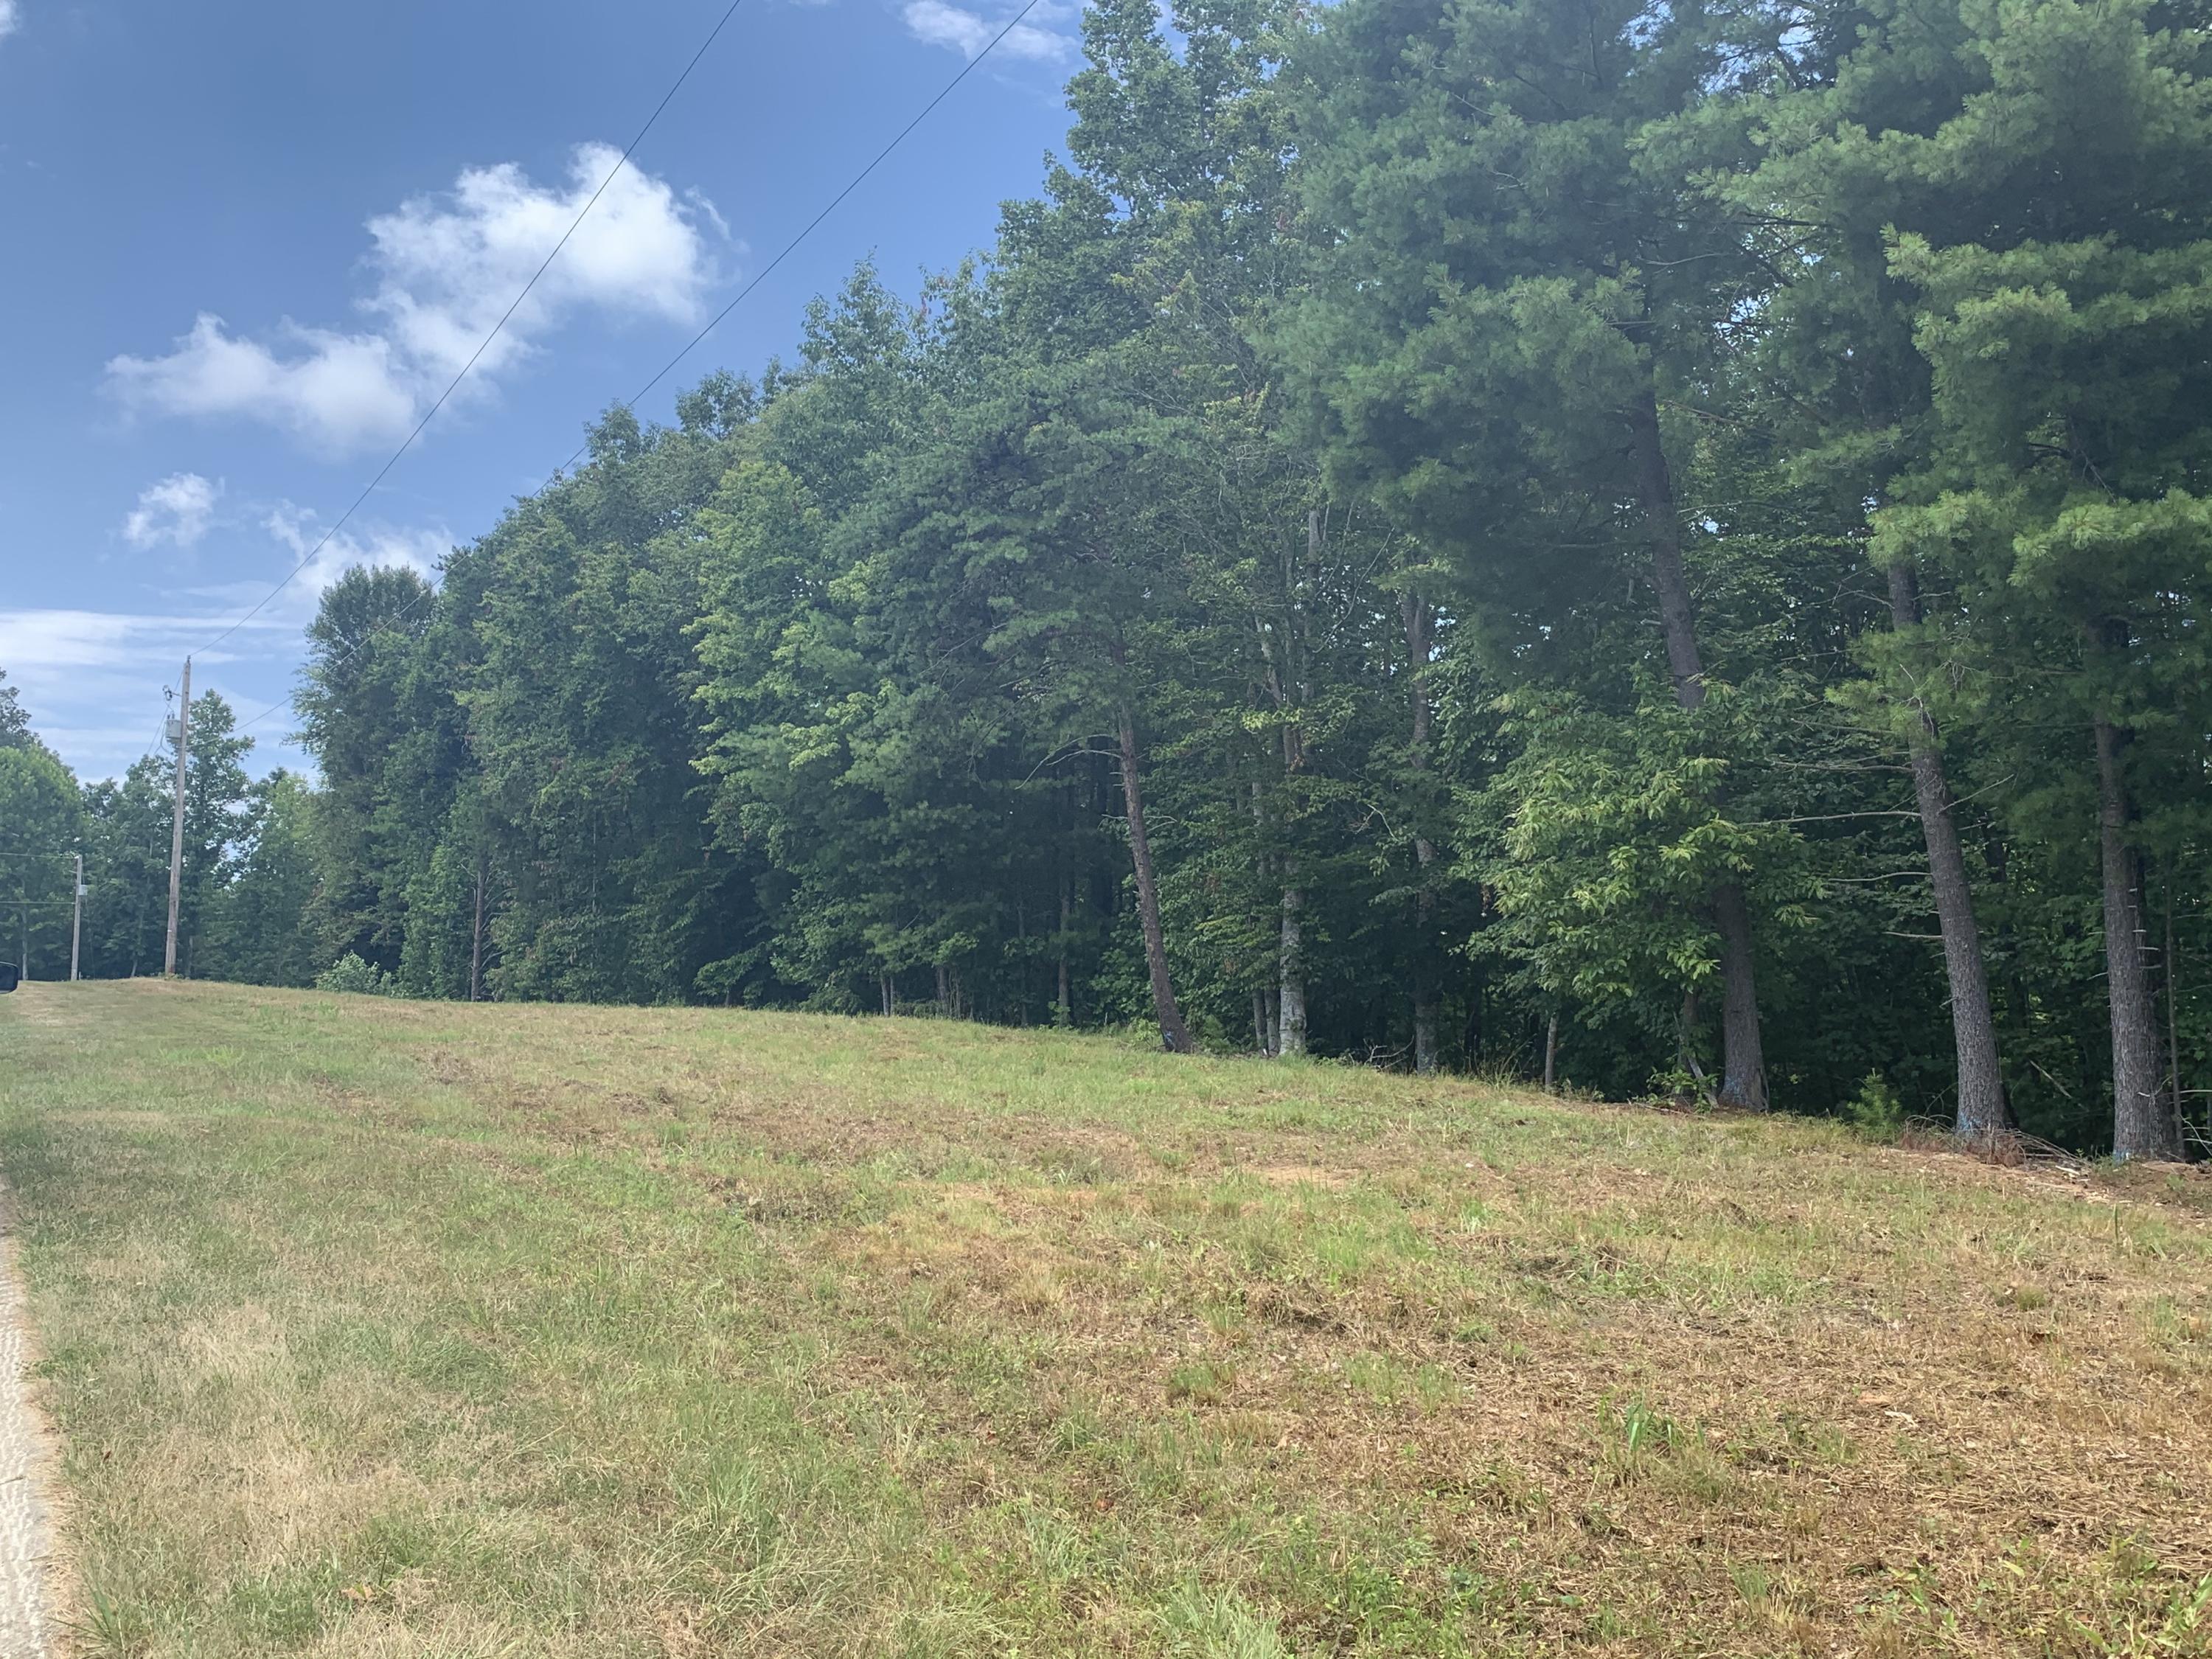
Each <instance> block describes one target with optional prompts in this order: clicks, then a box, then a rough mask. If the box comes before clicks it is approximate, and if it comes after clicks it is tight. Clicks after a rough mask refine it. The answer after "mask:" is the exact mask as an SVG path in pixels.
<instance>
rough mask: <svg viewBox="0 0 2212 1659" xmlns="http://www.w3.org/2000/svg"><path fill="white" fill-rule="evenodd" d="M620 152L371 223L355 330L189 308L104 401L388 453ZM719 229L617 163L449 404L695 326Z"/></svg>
mask: <svg viewBox="0 0 2212 1659" xmlns="http://www.w3.org/2000/svg"><path fill="white" fill-rule="evenodd" d="M8 3H9V0H0V5H5V4H8ZM1009 44H1012V43H1011V42H1009ZM619 155H620V152H619V151H618V150H616V149H611V148H610V147H609V146H607V145H605V144H584V145H580V146H579V147H578V149H576V151H575V153H574V155H573V156H572V157H571V158H570V161H569V168H568V182H567V184H566V185H564V186H541V185H536V184H533V183H532V181H531V180H530V179H529V178H528V177H527V176H526V174H525V173H523V172H522V170H521V169H520V167H514V166H512V165H501V166H498V167H471V168H469V169H467V170H465V172H463V173H461V175H460V177H459V179H456V180H455V181H454V185H453V189H452V190H451V191H447V192H444V193H443V194H441V195H437V196H421V197H414V198H412V199H410V200H409V201H406V202H404V203H402V204H400V206H399V207H398V209H397V210H395V211H393V212H391V213H386V214H380V215H378V216H376V217H374V218H373V219H371V220H370V221H369V222H368V233H369V237H370V242H371V246H370V249H369V253H368V265H369V267H370V269H371V270H373V271H374V273H375V275H376V288H375V290H374V293H372V294H370V295H368V296H366V297H365V298H364V299H362V301H361V302H360V304H361V308H362V311H363V312H364V313H367V315H368V319H369V321H368V324H367V325H366V326H364V327H362V328H360V329H357V330H355V331H341V330H336V329H327V328H311V327H307V326H304V325H301V324H298V323H295V322H292V321H290V320H289V319H287V320H286V321H285V322H283V324H282V325H279V327H278V328H277V329H276V330H275V331H273V337H271V338H270V339H268V340H258V339H253V338H249V337H243V336H240V335H236V334H233V333H232V332H231V331H230V330H229V328H228V325H226V324H225V323H224V322H223V320H222V318H220V317H217V316H216V315H214V314H213V313H206V312H203V313H201V314H200V316H199V318H198V319H197V321H196V322H195V323H194V324H193V325H192V329H191V332H190V333H189V334H186V335H185V336H183V337H180V338H179V340H178V342H177V344H176V349H175V350H173V351H172V352H170V353H169V354H167V356H159V357H134V356H128V355H125V356H118V357H116V358H114V359H113V360H112V361H111V362H109V363H108V365H107V377H108V385H109V388H110V389H111V390H112V392H114V393H115V394H116V396H118V398H121V399H122V401H123V403H124V404H125V407H127V408H129V409H131V410H134V411H137V412H143V413H149V414H157V415H175V416H200V417H214V416H231V417H238V418H245V419H251V420H258V421H261V422H264V423H266V424H268V425H270V426H274V427H276V428H281V429H283V430H285V431H288V432H290V433H291V434H293V435H295V436H296V437H298V438H300V439H301V440H302V441H304V442H306V443H307V445H308V446H309V447H312V448H314V449H316V450H319V451H321V452H324V453H333V454H336V453H346V452H349V451H353V450H358V449H362V448H366V447H375V446H381V445H383V444H386V443H390V442H394V441H398V439H400V438H402V437H404V436H405V435H406V434H407V433H408V431H409V430H410V428H412V427H413V426H414V424H415V422H416V421H418V420H420V419H421V418H422V414H423V411H424V410H427V409H428V408H429V406H430V404H431V402H432V401H433V400H434V399H435V398H436V397H437V395H438V394H439V393H440V392H442V391H444V390H445V388H446V386H447V383H448V382H450V381H451V380H452V379H453V376H454V375H455V374H458V373H459V371H460V368H461V367H462V365H463V364H465V363H466V362H468V361H469V357H470V356H471V353H473V352H474V351H475V350H476V349H477V344H478V343H480V342H481V341H482V340H483V337H485V336H486V335H487V334H489V332H490V331H491V330H492V327H493V325H495V324H496V323H497V322H498V321H499V319H500V317H501V313H504V312H505V311H506V309H507V307H508V305H509V304H511V303H512V302H513V299H514V296H515V295H516V294H517V293H519V292H520V290H521V289H522V286H523V284H524V283H526V282H528V281H529V280H530V277H531V275H532V273H533V272H534V271H535V270H537V269H538V266H539V264H542V263H543V262H544V258H545V256H546V254H547V253H548V252H550V250H551V249H552V248H553V246H555V245H556V243H557V242H559V240H561V236H562V233H563V232H564V231H566V230H567V229H568V227H569V225H570V224H571V223H572V222H574V220H575V217H576V215H577V214H578V213H579V212H580V211H581V210H582V209H583V206H584V204H585V203H586V202H587V201H589V200H590V199H591V195H592V191H595V190H597V189H598V188H599V182H600V180H601V179H605V177H606V176H607V173H608V172H609V170H610V169H611V168H612V167H614V165H615V162H616V160H617V157H618V156H619ZM723 234H724V228H723V226H722V224H721V221H720V216H718V215H717V214H716V213H715V212H714V206H713V204H711V203H709V202H708V201H706V200H705V199H704V198H703V197H698V196H696V194H694V195H692V196H690V197H679V196H678V194H677V193H676V191H674V190H673V189H672V188H671V186H670V185H668V184H666V183H665V181H663V180H661V179H656V178H654V177H653V176H652V175H650V174H647V173H640V172H638V171H637V170H636V169H635V168H634V167H624V168H623V170H622V171H621V173H619V174H617V177H616V178H615V180H614V182H613V183H612V184H611V185H608V186H607V189H606V192H605V194H604V195H603V196H601V197H599V203H598V204H597V205H596V206H594V207H593V208H592V210H591V214H590V216H589V217H587V218H586V220H585V221H584V222H583V224H582V225H581V227H580V228H578V230H577V231H576V234H574V237H572V238H571V239H570V240H569V242H568V246H566V247H565V248H562V251H561V255H560V258H558V259H556V261H555V262H554V263H553V265H552V267H551V268H550V270H547V271H546V273H545V275H544V277H543V278H542V279H541V280H540V281H539V283H538V286H537V288H536V289H534V290H532V293H531V295H530V297H529V298H528V299H527V300H526V301H523V302H522V304H521V306H520V307H518V308H517V310H516V311H515V313H514V315H513V317H512V318H511V319H508V321H507V325H506V327H505V328H504V329H503V330H502V331H501V335H500V337H499V338H498V339H497V340H495V342H493V343H492V345H491V346H490V348H489V349H487V350H486V351H485V352H484V354H483V357H482V358H480V359H479V360H478V361H477V365H476V368H475V370H474V372H473V373H472V374H471V376H470V379H469V381H468V383H467V384H466V385H465V386H464V387H463V388H462V392H461V393H460V394H459V395H460V396H462V397H464V398H465V397H467V396H469V395H471V393H473V394H474V395H477V396H479V397H480V396H483V395H484V394H485V393H486V392H489V389H490V388H491V387H492V386H493V385H494V384H495V380H496V379H497V377H498V376H499V375H500V374H501V373H503V372H505V371H507V370H509V369H512V368H513V367H514V366H515V365H516V364H517V363H519V362H521V361H522V360H523V359H525V358H526V357H527V356H530V355H531V354H532V351H534V350H535V349H537V343H538V340H539V339H541V338H542V337H544V335H546V334H548V333H550V332H551V331H553V330H554V329H556V327H558V326H559V325H561V324H562V322H563V321H564V320H566V319H568V317H570V316H572V315H574V314H575V313H580V312H585V311H597V312H601V313H611V314H613V315H616V316H623V317H649V318H657V319H665V320H667V321H671V322H677V323H688V322H691V321H694V320H696V319H697V318H698V317H699V316H700V315H701V314H702V312H703V310H704V307H705V300H706V296H707V294H708V290H709V289H711V288H712V286H713V285H714V283H715V281H716V280H717V278H718V276H719V272H718V270H717V269H716V265H715V261H714V254H713V251H712V246H711V243H712V241H714V240H720V239H721V238H722V236H723Z"/></svg>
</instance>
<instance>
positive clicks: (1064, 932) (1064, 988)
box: [1053, 870, 1075, 1026]
mask: <svg viewBox="0 0 2212 1659" xmlns="http://www.w3.org/2000/svg"><path fill="white" fill-rule="evenodd" d="M1074 926H1075V878H1074V876H1073V874H1071V873H1070V872H1066V871H1065V870H1063V871H1062V872H1060V983H1059V986H1058V987H1057V992H1058V994H1057V996H1056V998H1055V1000H1054V1005H1053V1023H1054V1024H1057V1025H1062V1026H1066V1025H1073V1024H1075V1000H1074V999H1073V996H1071V995H1070V994H1069V986H1068V972H1067V940H1068V935H1069V933H1070V932H1071V931H1072V930H1073V927H1074Z"/></svg>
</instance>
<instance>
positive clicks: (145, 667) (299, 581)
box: [0, 501, 453, 778]
mask: <svg viewBox="0 0 2212 1659" xmlns="http://www.w3.org/2000/svg"><path fill="white" fill-rule="evenodd" d="M262 527H263V528H264V530H266V531H267V532H268V533H269V536H270V540H271V542H272V543H273V545H272V546H270V547H269V548H268V549H267V550H266V552H265V556H266V558H267V561H268V562H267V565H266V567H265V568H264V569H262V570H261V571H260V572H258V574H255V575H254V576H253V577H252V578H251V579H250V580H240V581H236V582H228V583H222V584H217V585H212V586H204V587H197V588H191V589H185V590H181V591H172V592H167V593H162V594H159V595H156V596H155V598H154V601H153V605H152V606H151V607H149V609H146V610H143V611H79V610H25V611H0V664H4V665H6V667H7V670H8V677H9V684H12V685H16V686H19V687H21V690H22V693H23V701H24V702H25V704H26V705H27V707H28V708H30V710H31V712H32V717H33V720H34V721H35V723H36V726H37V728H38V732H39V735H40V737H42V738H45V739H46V741H47V742H48V743H51V744H53V745H54V747H55V748H56V749H57V750H59V751H60V753H61V756H62V758H63V759H64V760H65V761H67V762H68V763H70V766H72V767H73V768H75V769H76V772H77V774H78V775H79V776H80V777H85V778H98V777H108V776H112V775H116V774H118V773H119V772H121V771H122V770H123V769H125V767H127V766H129V765H130V764H131V762H132V761H134V760H136V759H137V757H139V756H140V755H142V754H143V753H145V752H147V750H149V748H151V747H152V746H153V744H154V743H155V738H157V737H158V726H159V723H160V717H161V684H162V681H163V680H164V678H167V679H170V680H172V681H173V679H174V678H175V675H176V671H177V665H178V664H179V663H180V662H182V661H183V659H184V657H185V653H187V652H191V653H196V654H195V655H194V657H193V675H192V685H193V690H194V691H195V692H196V693H197V692H199V691H204V690H218V691H221V692H222V694H223V696H225V697H227V698H228V699H229V701H230V702H231V704H232V707H233V708H235V709H236V710H237V712H238V714H239V717H240V719H241V720H244V719H247V718H250V717H251V716H252V715H255V714H259V713H260V712H261V711H262V710H263V709H264V708H267V707H268V706H269V705H270V704H271V703H274V702H276V701H278V700H279V699H280V698H282V697H283V696H284V694H285V688H286V687H287V686H288V685H289V684H290V683H291V677H292V672H293V670H294V668H295V665H297V663H298V661H299V654H300V652H301V646H302V641H301V628H302V627H303V626H304V624H305V623H307V619H308V618H309V617H311V616H313V614H314V610H315V606H316V604H317V603H318V602H319V599H321V597H322V594H323V591H324V590H325V588H327V587H328V586H330V585H331V583H332V582H335V581H336V580H337V579H338V578H339V577H340V576H341V575H343V574H345V572H346V571H347V570H348V569H349V568H351V567H352V566H355V565H361V564H368V565H404V566H406V567H408V568H410V569H413V570H416V571H419V572H421V573H422V574H424V575H426V576H427V575H430V574H434V573H435V570H436V568H437V564H438V562H439V561H440V560H441V558H443V557H444V556H445V555H446V554H447V552H448V551H449V550H451V548H452V545H453V538H451V536H450V535H448V534H447V532H446V531H445V530H444V529H443V528H442V527H437V528H426V529H410V528H404V527H398V526H386V525H368V526H362V528H361V529H360V530H359V531H358V532H355V531H352V530H348V531H345V532H341V533H340V534H338V535H337V536H334V537H332V538H331V541H330V544H329V545H328V546H326V547H325V548H324V549H323V550H322V551H321V552H319V553H318V554H316V555H315V556H314V557H313V561H312V562H310V563H309V565H308V567H307V569H305V570H303V571H301V573H300V574H299V576H298V577H297V578H296V579H295V580H294V581H293V582H292V584H291V586H289V587H287V588H286V589H285V590H284V592H283V595H282V596H281V597H280V598H279V599H277V600H276V602H275V603H273V604H271V605H269V606H268V607H267V608H266V609H265V610H264V611H261V612H260V614H259V615H258V616H256V617H253V618H252V620H251V621H249V622H247V623H244V624H243V625H242V626H241V627H240V629H239V631H238V632H237V634H236V635H234V637H232V638H231V639H229V640H228V641H225V642H224V643H223V645H222V646H221V647H217V648H216V649H214V650H209V649H206V648H205V647H206V646H207V641H209V639H210V638H211V637H212V636H213V635H216V634H218V633H220V632H222V630H223V629H226V628H228V627H229V626H230V625H231V624H232V623H234V622H235V621H236V620H237V618H238V617H239V615H240V613H241V612H242V611H245V610H246V607H247V606H249V605H252V604H253V603H254V602H255V601H256V600H258V599H260V598H261V597H262V596H263V595H264V594H265V593H267V592H269V588H270V583H272V582H274V581H275V580H276V578H277V577H279V576H281V575H283V574H284V572H285V571H287V570H289V569H290V568H292V567H293V566H294V565H295V564H296V563H298V562H299V561H300V560H301V559H302V558H305V557H307V555H308V552H309V550H311V549H313V547H314V545H315V544H316V543H317V542H319V540H321V539H322V532H321V531H320V529H319V526H318V525H317V523H316V521H315V519H314V516H313V514H312V513H305V512H302V511H301V509H300V508H298V507H294V506H293V505H292V504H291V503H290V502H289V501H286V502H282V503H280V504H279V505H277V506H276V507H273V508H270V509H268V510H267V512H266V513H265V516H264V519H263V521H262ZM286 723H287V722H286V721H285V720H283V719H281V718H277V717H274V716H272V717H271V719H270V720H268V721H267V722H265V723H264V724H263V725H262V726H258V727H257V728H255V732H254V734H253V735H255V736H256V737H257V738H259V739H260V740H261V743H262V745H263V748H264V750H270V751H271V752H269V753H266V754H264V755H263V756H262V758H263V759H264V760H270V759H276V758H282V757H283V732H284V730H285V726H286Z"/></svg>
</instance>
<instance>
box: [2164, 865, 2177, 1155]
mask: <svg viewBox="0 0 2212 1659" xmlns="http://www.w3.org/2000/svg"><path fill="white" fill-rule="evenodd" d="M2180 967H2181V958H2180V957H2179V956H2177V955H2176V954H2175V953H2174V948H2173V878H2172V877H2171V876H2168V877H2167V878H2166V973H2165V975H2164V977H2165V980H2166V1080H2167V1081H2168V1082H2169V1083H2170V1084H2172V1095H2171V1096H2170V1097H2169V1101H2170V1103H2171V1106H2172V1112H2173V1132H2174V1134H2175V1136H2176V1138H2177V1139H2179V1135H2180V1133H2181V1022H2180V1018H2179V1015H2178V1014H2177V1013H2176V1012H2175V1006H2176V1004H2177V1003H2178V1002H2179V1000H2180V995H2181V987H2180V986H2179V983H2178V982H2177V981H2176V979H2175V977H2174V975H2176V973H2177V972H2178V971H2179V969H2180Z"/></svg>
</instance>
